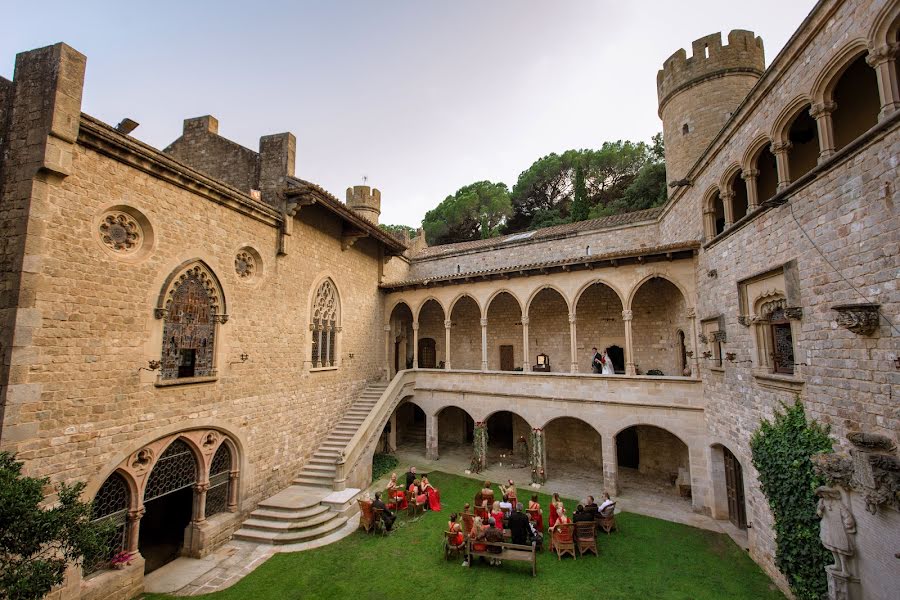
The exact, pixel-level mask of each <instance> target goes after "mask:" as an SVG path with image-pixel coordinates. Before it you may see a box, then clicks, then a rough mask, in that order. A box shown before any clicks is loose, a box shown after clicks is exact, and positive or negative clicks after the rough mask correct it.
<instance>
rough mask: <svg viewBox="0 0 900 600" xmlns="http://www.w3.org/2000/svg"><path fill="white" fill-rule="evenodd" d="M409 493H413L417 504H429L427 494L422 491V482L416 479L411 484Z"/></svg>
mask: <svg viewBox="0 0 900 600" xmlns="http://www.w3.org/2000/svg"><path fill="white" fill-rule="evenodd" d="M409 491H411V492H412V493H413V494H414V495H415V497H416V504H427V503H428V496H427V495H426V494H425V492H423V491H422V482H421V481H419V480H418V479H416V480H415V481H413V482H412V483H411V484H409Z"/></svg>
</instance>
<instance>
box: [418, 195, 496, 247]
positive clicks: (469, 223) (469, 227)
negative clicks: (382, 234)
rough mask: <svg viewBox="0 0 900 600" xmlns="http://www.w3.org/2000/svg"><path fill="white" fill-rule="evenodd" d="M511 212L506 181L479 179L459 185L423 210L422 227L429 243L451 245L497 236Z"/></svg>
mask: <svg viewBox="0 0 900 600" xmlns="http://www.w3.org/2000/svg"><path fill="white" fill-rule="evenodd" d="M511 213H512V205H511V203H510V197H509V189H508V188H507V187H506V184H505V183H493V182H490V181H478V182H476V183H473V184H471V185H467V186H465V187H462V188H460V189H458V190H457V191H456V193H455V194H453V195H452V196H447V197H446V198H445V199H444V201H443V202H441V203H440V204H438V205H437V206H436V207H435V208H433V209H432V210H430V211H428V212H427V213H425V218H424V219H423V220H422V228H423V229H424V230H425V239H426V240H427V241H428V243H429V244H432V245H434V244H452V243H454V242H466V241H471V240H477V239H484V238H489V237H493V236H496V235H499V233H500V228H501V226H502V225H503V224H504V223H505V222H506V219H507V218H509V215H510V214H511Z"/></svg>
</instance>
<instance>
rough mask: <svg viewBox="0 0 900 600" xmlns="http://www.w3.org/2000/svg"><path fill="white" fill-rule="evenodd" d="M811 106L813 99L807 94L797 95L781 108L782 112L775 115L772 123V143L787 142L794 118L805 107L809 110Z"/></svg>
mask: <svg viewBox="0 0 900 600" xmlns="http://www.w3.org/2000/svg"><path fill="white" fill-rule="evenodd" d="M810 106H812V99H811V98H810V97H809V96H807V95H806V94H801V95H799V96H795V97H794V98H793V99H792V100H791V101H790V102H788V103H787V104H786V105H785V106H784V108H782V109H781V112H779V113H778V116H777V117H775V120H774V122H773V124H772V131H771V132H770V133H769V138H771V140H772V143H773V144H784V143H787V142H788V141H789V138H788V134H789V132H790V128H791V125H792V124H793V122H794V120H795V119H796V118H797V116H798V115H800V113H801V112H802V111H803V110H804V109H806V110H808V109H809V107H810Z"/></svg>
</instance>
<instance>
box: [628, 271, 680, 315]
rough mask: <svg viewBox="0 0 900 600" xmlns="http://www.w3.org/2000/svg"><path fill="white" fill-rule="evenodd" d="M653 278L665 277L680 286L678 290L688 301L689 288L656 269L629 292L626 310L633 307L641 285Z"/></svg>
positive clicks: (677, 286)
mask: <svg viewBox="0 0 900 600" xmlns="http://www.w3.org/2000/svg"><path fill="white" fill-rule="evenodd" d="M651 279H665V280H666V281H668V282H669V283H671V284H672V285H674V286H675V287H676V288H678V291H679V292H681V295H682V296H683V297H684V301H685V302H687V301H688V293H687V290H686V289H685V287H684V285H683V284H682V283H681V282H680V281H678V280H677V279H674V278H672V277H669V276H668V275H666V274H664V273H660V272H659V271H654V272H653V273H650V274H649V275H647V276H645V277H644V278H642V279H641V280H640V281H638V282H637V283H636V284H634V285H633V286H632V288H631V290H630V291H629V292H628V303H627V306H626V308H625V310H632V309H633V306H632V304H633V303H634V297H635V296H636V295H637V293H638V291H639V290H640V289H641V286H643V285H644V284H645V283H647V282H648V281H650V280H651Z"/></svg>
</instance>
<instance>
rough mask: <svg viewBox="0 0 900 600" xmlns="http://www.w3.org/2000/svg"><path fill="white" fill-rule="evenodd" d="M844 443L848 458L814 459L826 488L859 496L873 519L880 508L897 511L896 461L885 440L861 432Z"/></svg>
mask: <svg viewBox="0 0 900 600" xmlns="http://www.w3.org/2000/svg"><path fill="white" fill-rule="evenodd" d="M847 439H848V440H849V441H850V443H851V444H853V449H852V450H851V451H850V456H849V457H848V456H846V455H836V454H819V455H816V456H814V457H813V464H814V466H815V469H816V471H817V472H818V473H819V474H821V475H822V476H823V477H825V480H826V481H827V482H828V483H829V485H840V486H843V487H845V488H847V489H851V490H853V491H855V492H858V493H860V494H861V495H862V496H863V498H864V499H865V502H866V510H867V511H868V512H870V513H872V514H873V515H874V514H877V513H878V510H879V508H881V507H883V506H888V507H891V508H893V509H895V510H900V459H898V458H897V455H896V450H897V449H896V446H894V443H893V442H892V441H891V440H890V439H889V438H887V437H885V436H882V435H876V434H871V433H861V432H856V433H851V434H850V435H848V436H847Z"/></svg>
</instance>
